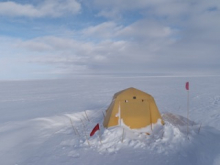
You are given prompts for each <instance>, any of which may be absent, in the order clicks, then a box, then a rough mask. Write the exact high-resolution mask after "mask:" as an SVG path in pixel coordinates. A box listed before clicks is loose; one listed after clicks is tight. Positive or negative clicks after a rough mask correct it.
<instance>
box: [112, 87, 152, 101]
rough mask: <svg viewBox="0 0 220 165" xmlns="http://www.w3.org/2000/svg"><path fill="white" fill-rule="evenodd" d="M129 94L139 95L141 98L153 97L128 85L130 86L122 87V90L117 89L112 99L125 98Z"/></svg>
mask: <svg viewBox="0 0 220 165" xmlns="http://www.w3.org/2000/svg"><path fill="white" fill-rule="evenodd" d="M129 96H139V97H141V98H142V99H143V98H153V97H152V96H151V95H149V94H147V93H145V92H143V91H141V90H138V89H136V88H133V87H130V88H127V89H124V90H122V91H119V92H117V93H115V94H114V96H113V99H116V98H117V99H120V98H126V97H129Z"/></svg>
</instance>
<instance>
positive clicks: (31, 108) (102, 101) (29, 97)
mask: <svg viewBox="0 0 220 165" xmlns="http://www.w3.org/2000/svg"><path fill="white" fill-rule="evenodd" d="M186 81H189V82H190V115H189V120H188V119H187V118H186V114H187V112H186V107H187V106H186V105H187V102H186V101H187V92H186V90H185V87H184V85H185V82H186ZM219 84H220V77H138V78H137V77H136V78H126V77H124V78H122V77H120V78H119V77H117V78H116V77H108V78H106V77H95V78H94V77H80V78H77V79H69V80H36V81H4V82H0V92H1V96H0V112H1V117H0V142H1V143H0V162H1V163H0V164H2V165H39V164H45V165H61V164H62V165H70V164H71V165H72V164H79V165H91V164H95V165H103V164H105V165H110V164H111V165H112V164H114V165H121V164H126V165H133V164H139V165H142V164H143V165H144V164H154V165H161V164H164V165H176V164H178V165H186V164H188V165H207V164H210V165H219V164H220V140H219V139H220V124H219V120H220V88H219ZM131 86H132V87H136V88H138V89H140V90H143V91H145V92H147V93H149V94H151V95H152V96H153V97H154V99H155V101H156V103H157V105H158V108H159V110H160V112H161V114H162V118H163V120H164V122H165V125H164V126H162V125H161V124H155V125H154V126H153V130H152V132H150V134H146V129H145V130H141V131H140V130H139V131H132V130H130V129H129V128H125V127H123V126H117V127H112V128H109V129H105V128H103V126H102V122H103V114H104V112H105V110H106V108H107V107H108V105H109V104H110V102H111V98H112V96H113V94H114V93H116V92H117V91H120V90H122V89H125V88H128V87H131ZM97 123H99V124H100V132H99V131H97V132H96V133H95V135H94V136H92V137H89V134H90V132H91V130H92V129H93V128H94V126H95V125H96V124H97ZM123 128H125V129H124V130H123ZM148 130H149V128H148ZM123 131H124V132H123ZM99 135H100V136H99Z"/></svg>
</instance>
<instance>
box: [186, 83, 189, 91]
mask: <svg viewBox="0 0 220 165" xmlns="http://www.w3.org/2000/svg"><path fill="white" fill-rule="evenodd" d="M186 90H189V82H186Z"/></svg>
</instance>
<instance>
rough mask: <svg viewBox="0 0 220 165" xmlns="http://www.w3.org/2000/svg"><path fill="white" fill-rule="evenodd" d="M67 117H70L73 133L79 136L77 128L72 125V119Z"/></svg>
mask: <svg viewBox="0 0 220 165" xmlns="http://www.w3.org/2000/svg"><path fill="white" fill-rule="evenodd" d="M69 119H70V123H71V125H72V128H73V130H74V132H75V135H78V136H80V135H79V132H78V130H77V128H75V127H74V125H73V121H72V119H71V118H69Z"/></svg>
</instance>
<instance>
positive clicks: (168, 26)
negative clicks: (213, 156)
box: [0, 0, 220, 80]
mask: <svg viewBox="0 0 220 165" xmlns="http://www.w3.org/2000/svg"><path fill="white" fill-rule="evenodd" d="M219 18H220V1H219V0H208V1H207V0H190V1H186V0H111V1H109V0H13V1H10V0H7V1H6V0H0V70H1V72H0V80H8V79H44V78H63V77H73V76H76V75H130V76H137V75H146V76H181V75H183V76H184V75H188V76H189V75H191V76H194V75H220V55H219V52H220V46H219V45H220V30H219V29H220V19H219Z"/></svg>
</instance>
